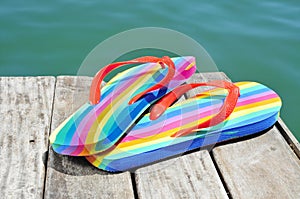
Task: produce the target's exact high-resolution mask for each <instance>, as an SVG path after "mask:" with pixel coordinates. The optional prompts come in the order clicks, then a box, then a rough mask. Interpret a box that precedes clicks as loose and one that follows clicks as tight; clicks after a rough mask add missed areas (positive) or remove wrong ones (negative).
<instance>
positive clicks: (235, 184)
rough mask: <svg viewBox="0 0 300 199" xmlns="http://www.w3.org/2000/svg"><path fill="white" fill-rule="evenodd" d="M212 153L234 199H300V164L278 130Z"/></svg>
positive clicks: (273, 129) (206, 77)
mask: <svg viewBox="0 0 300 199" xmlns="http://www.w3.org/2000/svg"><path fill="white" fill-rule="evenodd" d="M223 75H224V74H223ZM202 76H203V79H205V80H206V81H209V80H212V79H215V78H214V77H212V76H211V75H206V74H205V73H204V74H202ZM221 79H227V80H228V78H227V77H226V76H223V78H221ZM212 151H213V156H214V158H215V160H216V163H217V165H218V168H219V169H220V172H221V174H222V176H223V178H224V181H225V183H226V185H227V187H228V189H229V191H230V193H231V196H232V197H233V198H300V186H299V184H300V161H299V159H298V158H297V156H296V155H295V154H294V153H293V151H292V150H291V148H290V147H289V146H288V144H287V143H286V141H285V140H284V138H283V137H282V135H281V134H280V132H279V131H278V129H277V128H276V127H273V128H272V129H271V130H269V131H268V132H267V133H265V134H264V135H261V136H258V137H256V138H252V139H249V140H246V141H240V142H236V143H232V144H227V145H223V146H218V147H215V148H214V149H213V150H212Z"/></svg>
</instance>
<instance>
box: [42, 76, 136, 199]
mask: <svg viewBox="0 0 300 199" xmlns="http://www.w3.org/2000/svg"><path fill="white" fill-rule="evenodd" d="M90 83H91V78H89V77H58V78H57V84H56V90H55V100H54V111H53V119H52V131H53V130H54V129H55V128H56V127H57V126H58V125H59V124H60V123H61V122H62V121H63V120H64V119H66V118H67V117H68V116H69V115H70V114H72V113H73V112H74V111H75V110H76V109H77V108H79V107H80V106H81V105H82V104H83V103H85V102H87V100H88V95H89V87H90ZM45 198H64V199H65V198H134V194H133V188H132V182H131V176H130V173H129V172H125V173H119V174H109V173H107V172H103V171H101V170H98V169H96V168H94V167H93V166H92V165H90V163H88V162H87V161H86V160H85V158H83V157H68V156H62V155H59V154H56V153H55V152H53V150H52V148H51V149H50V150H49V159H48V168H47V178H46V189H45Z"/></svg>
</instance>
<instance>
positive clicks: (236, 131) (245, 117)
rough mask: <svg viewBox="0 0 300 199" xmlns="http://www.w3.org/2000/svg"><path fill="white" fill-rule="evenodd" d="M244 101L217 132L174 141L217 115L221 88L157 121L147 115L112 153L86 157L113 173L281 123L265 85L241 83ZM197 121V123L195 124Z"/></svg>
mask: <svg viewBox="0 0 300 199" xmlns="http://www.w3.org/2000/svg"><path fill="white" fill-rule="evenodd" d="M235 85H237V86H239V88H240V97H239V99H238V102H237V105H236V108H235V109H234V111H233V113H232V114H231V115H230V117H229V118H228V119H227V120H226V121H224V122H223V123H221V124H220V125H218V126H216V127H211V128H206V129H202V130H200V131H198V132H196V133H194V134H190V135H187V136H182V137H177V138H174V137H171V136H170V135H172V134H174V133H176V132H177V131H179V130H181V129H184V128H188V127H191V126H194V125H195V124H197V123H200V122H202V121H205V120H207V119H208V118H209V117H211V116H212V115H214V114H216V112H217V111H218V110H219V108H220V107H221V106H222V99H224V98H225V94H224V92H223V91H222V90H220V89H214V90H211V91H210V92H209V94H210V95H205V94H203V95H201V96H199V97H194V98H191V99H189V100H186V101H184V102H182V103H178V104H176V105H174V106H172V107H170V108H168V109H167V110H166V112H165V113H164V114H163V115H162V116H161V117H160V118H158V119H157V120H154V121H151V120H150V119H149V115H145V116H144V117H143V118H142V119H141V120H140V121H139V122H138V123H137V125H136V126H135V127H133V129H132V130H131V131H130V132H129V133H128V134H127V135H126V136H125V137H124V138H123V139H122V140H121V141H120V142H119V143H118V144H117V145H116V146H115V147H114V148H113V149H111V150H109V151H104V152H102V153H99V154H96V155H93V156H88V157H86V158H87V160H88V161H89V162H91V163H92V164H93V165H94V166H96V167H98V168H100V169H103V170H106V171H111V172H116V171H124V170H129V169H132V168H136V167H140V166H142V165H146V164H149V163H152V162H155V161H158V160H161V159H164V158H168V157H171V156H175V155H180V154H182V153H184V152H187V151H190V150H193V149H196V148H200V147H204V146H207V145H212V144H216V143H219V142H223V141H227V140H231V139H235V138H239V137H243V136H247V135H251V134H255V133H259V132H261V131H263V130H265V129H267V128H269V127H271V126H272V125H273V124H274V123H275V122H276V120H277V119H278V115H279V110H280V107H281V100H280V98H279V96H278V95H277V94H276V93H275V92H274V91H272V90H271V89H269V88H267V87H266V86H264V85H262V84H259V83H256V82H239V83H235ZM195 118H198V120H197V121H195Z"/></svg>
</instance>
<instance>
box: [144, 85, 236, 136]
mask: <svg viewBox="0 0 300 199" xmlns="http://www.w3.org/2000/svg"><path fill="white" fill-rule="evenodd" d="M199 86H214V87H219V88H224V89H227V90H228V95H227V97H226V98H225V100H224V103H223V106H222V107H221V109H220V111H219V113H217V114H216V115H214V116H213V117H212V118H210V119H208V120H206V121H204V122H202V123H201V124H199V125H196V126H193V127H191V128H189V129H184V130H180V131H179V132H177V133H175V134H173V135H171V137H179V136H183V135H187V134H190V133H192V132H193V130H196V129H201V128H207V127H211V126H215V125H217V124H219V123H221V122H223V121H224V120H226V119H227V118H228V117H229V115H230V114H231V113H232V112H233V110H234V108H235V106H236V103H237V100H238V97H239V95H240V89H239V87H237V86H235V85H234V84H233V83H230V82H227V81H221V80H220V81H218V80H216V81H211V82H207V83H194V84H184V85H181V86H178V87H177V88H175V89H174V90H173V91H172V92H170V93H168V94H167V95H165V96H164V97H163V98H162V99H160V100H159V101H158V102H157V103H156V104H155V105H154V106H153V108H152V109H151V111H150V119H151V120H155V119H157V118H158V117H160V116H161V115H162V114H163V113H164V112H165V110H166V109H167V108H168V107H169V106H170V105H171V104H172V103H173V102H174V101H175V100H177V99H178V98H179V97H180V96H182V95H183V94H184V93H186V92H187V91H189V90H191V89H193V88H196V87H199Z"/></svg>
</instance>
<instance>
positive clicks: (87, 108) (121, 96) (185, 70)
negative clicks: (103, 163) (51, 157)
mask: <svg viewBox="0 0 300 199" xmlns="http://www.w3.org/2000/svg"><path fill="white" fill-rule="evenodd" d="M172 60H173V62H174V64H175V68H176V71H175V75H174V78H173V79H172V80H171V82H170V83H169V84H168V85H167V87H164V88H161V89H159V90H156V91H152V92H150V93H149V94H147V95H146V96H145V97H143V98H142V99H141V100H139V101H137V102H136V103H134V104H132V105H128V102H129V100H130V99H131V97H133V96H134V95H136V94H138V93H140V92H141V91H144V90H146V89H147V88H150V87H151V86H153V85H155V84H157V83H158V82H159V81H160V80H161V79H162V78H163V77H164V76H165V75H166V74H167V72H168V69H167V68H165V69H161V66H160V65H159V64H153V63H149V64H142V65H139V66H136V67H133V68H130V69H128V70H126V71H124V72H122V73H119V74H118V75H117V76H116V77H114V78H113V79H112V80H111V81H109V82H108V83H107V84H106V85H105V86H104V87H103V88H102V90H101V92H102V96H101V101H100V103H99V104H97V105H91V104H89V103H86V104H84V105H83V106H82V107H80V108H79V109H78V110H77V111H76V112H75V113H74V114H73V115H71V116H70V117H69V118H68V119H67V120H65V121H64V122H63V123H62V124H61V125H60V126H59V127H58V128H57V129H56V130H55V131H54V132H52V133H51V135H50V142H51V144H52V148H53V149H54V151H55V152H57V153H60V154H64V155H71V156H86V155H91V154H95V153H99V152H101V151H104V150H106V149H108V148H110V147H111V146H113V144H114V143H116V142H117V141H118V140H119V139H120V137H121V136H122V135H123V134H124V132H126V130H127V129H128V128H129V127H130V126H131V125H132V124H133V123H134V121H135V120H136V119H137V118H138V117H139V116H140V115H141V114H142V113H143V112H144V111H145V110H146V109H147V108H148V107H149V106H150V105H151V104H152V103H154V102H155V101H156V100H158V99H159V98H161V97H162V96H163V95H164V94H165V93H167V92H169V91H170V90H172V89H173V88H175V87H176V86H178V85H180V84H182V83H184V82H185V81H186V80H187V79H188V78H189V77H190V76H191V75H192V74H193V73H194V72H195V70H196V67H195V59H194V57H178V58H172Z"/></svg>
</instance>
